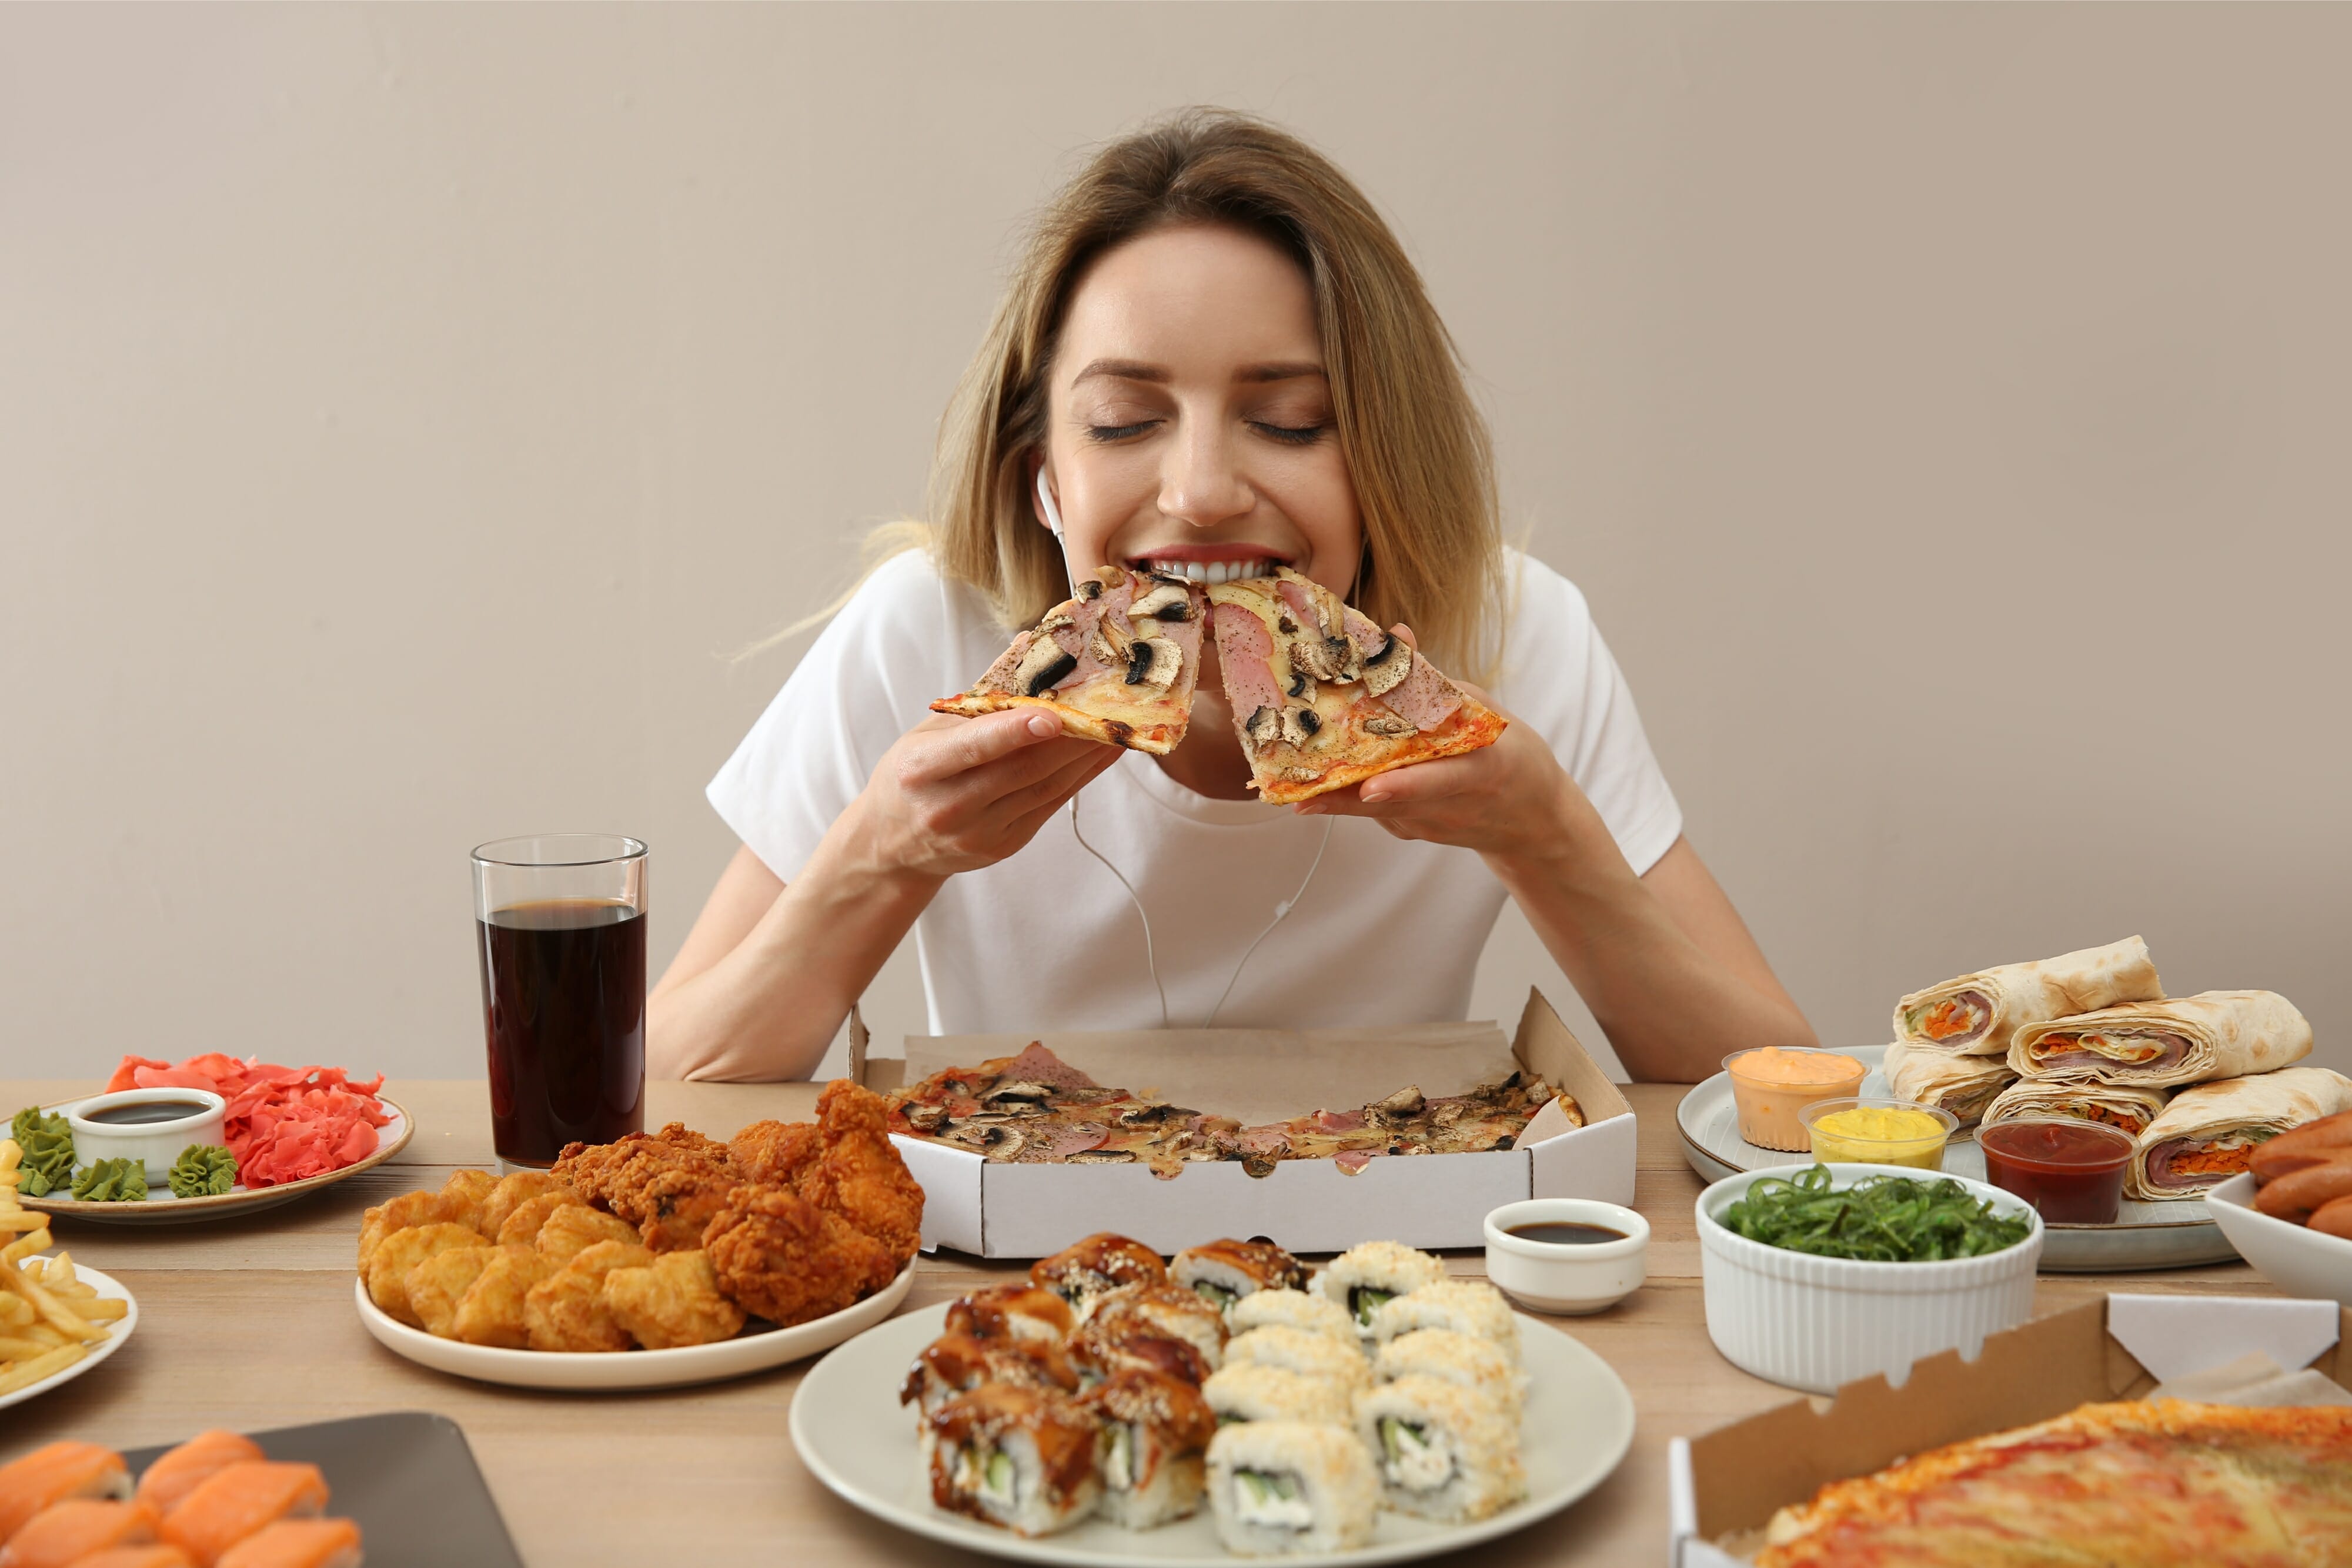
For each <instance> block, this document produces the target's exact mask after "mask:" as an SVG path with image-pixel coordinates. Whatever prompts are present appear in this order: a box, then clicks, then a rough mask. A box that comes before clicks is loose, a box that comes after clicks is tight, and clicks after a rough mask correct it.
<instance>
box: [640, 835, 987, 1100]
mask: <svg viewBox="0 0 2352 1568" xmlns="http://www.w3.org/2000/svg"><path fill="white" fill-rule="evenodd" d="M859 839H860V834H859V832H858V830H857V828H856V823H855V822H854V821H850V820H849V819H848V818H846V817H845V819H844V821H842V822H840V823H836V824H835V831H834V832H832V833H829V834H827V835H826V837H825V839H824V842H823V843H822V844H820V845H819V846H818V849H817V852H816V854H815V855H814V856H813V857H811V859H810V861H809V863H808V865H807V866H806V867H805V868H803V871H802V873H801V874H800V875H799V876H797V877H795V878H793V881H792V882H791V883H789V884H788V885H786V886H785V887H784V889H783V891H782V893H780V894H777V895H776V898H775V902H774V903H773V904H771V905H770V906H769V908H768V911H767V913H766V914H765V915H761V918H760V920H759V922H758V923H757V924H756V925H753V926H752V928H751V931H750V933H749V934H747V935H746V936H744V937H743V939H742V940H741V941H740V942H739V943H737V944H736V945H735V946H734V947H733V949H732V950H731V951H730V952H729V953H727V954H726V955H725V956H723V957H721V958H719V960H718V961H717V962H715V963H713V964H712V965H710V967H708V968H706V969H704V970H702V971H701V972H700V973H698V974H695V975H692V976H688V977H665V979H664V981H663V983H662V984H661V985H660V986H659V987H657V988H656V989H655V991H654V994H653V995H652V996H651V997H650V998H647V1018H646V1029H647V1047H648V1050H647V1055H648V1059H649V1061H650V1062H651V1064H652V1067H653V1071H654V1072H655V1075H656V1076H657V1077H677V1078H695V1079H715V1080H731V1081H738V1082H742V1081H773V1080H778V1079H798V1078H806V1077H808V1076H809V1075H810V1074H811V1073H812V1072H814V1071H815V1070H816V1066H817V1063H818V1061H820V1060H822V1059H823V1057H824V1052H825V1048H826V1047H827V1046H829V1045H830V1044H832V1042H833V1039H834V1036H835V1034H836V1033H837V1032H838V1031H839V1030H840V1028H841V1021H842V1019H845V1018H846V1017H847V1016H848V1014H849V1009H850V1007H851V1005H852V1004H854V1003H855V1002H856V1000H857V998H858V997H859V996H860V995H861V994H862V993H863V992H864V991H865V989H866V985H867V983H868V982H870V981H871V980H872V979H873V977H874V975H875V972H876V971H877V970H878V969H880V968H881V967H882V965H883V962H884V961H885V960H886V959H887V958H888V957H889V956H890V954H891V952H892V951H893V950H894V949H895V948H896V947H897V946H898V943H899V941H900V940H901V939H902V938H904V937H905V936H906V934H907V932H908V928H909V927H911V926H912V925H914V923H915V919H916V917H917V916H918V915H920V914H921V913H922V912H923V909H924V907H925V906H926V905H928V904H929V903H930V900H931V897H932V895H933V894H936V893H937V892H938V891H939V888H940V883H941V882H942V881H944V879H943V878H940V877H937V876H928V875H923V874H919V873H910V872H907V871H905V870H902V869H894V868H891V867H888V866H886V865H885V864H883V863H882V862H880V861H878V860H877V859H876V858H875V857H873V856H871V855H870V854H867V853H865V852H863V846H862V845H861V843H860V842H859Z"/></svg>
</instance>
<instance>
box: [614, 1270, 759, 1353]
mask: <svg viewBox="0 0 2352 1568" xmlns="http://www.w3.org/2000/svg"><path fill="white" fill-rule="evenodd" d="M604 1305H605V1308H606V1309H607V1310H608V1311H610V1312H612V1314H613V1321H614V1322H616V1323H618V1324H620V1325H621V1327H622V1328H623V1329H625V1330H626V1331H627V1333H628V1335H629V1337H630V1338H631V1339H634V1340H635V1341H636V1342H637V1343H639V1344H641V1345H643V1346H645V1347H646V1349H647V1350H671V1349H675V1348H676V1347H677V1346H679V1345H686V1344H709V1343H711V1342H712V1341H714V1340H722V1339H731V1338H733V1337H734V1336H735V1335H736V1334H737V1333H740V1332H741V1330H742V1327H743V1309H742V1308H740V1307H739V1306H737V1305H736V1304H735V1303H734V1302H732V1301H729V1300H728V1299H727V1298H726V1297H725V1296H723V1295H721V1294H719V1276H718V1274H717V1273H716V1272H715V1271H714V1270H712V1269H711V1267H710V1255H709V1253H707V1252H704V1251H703V1250H702V1249H699V1248H697V1249H695V1250H693V1251H691V1252H665V1253H663V1254H661V1255H660V1256H659V1257H657V1258H656V1259H655V1260H653V1262H652V1264H651V1265H649V1266H648V1267H646V1268H642V1269H615V1270H613V1271H612V1272H611V1273H609V1274H607V1275H605V1276H604Z"/></svg>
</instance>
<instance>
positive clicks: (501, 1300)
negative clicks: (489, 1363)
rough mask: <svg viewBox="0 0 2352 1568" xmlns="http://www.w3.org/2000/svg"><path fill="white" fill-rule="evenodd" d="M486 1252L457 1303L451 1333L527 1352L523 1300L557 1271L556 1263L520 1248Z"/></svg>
mask: <svg viewBox="0 0 2352 1568" xmlns="http://www.w3.org/2000/svg"><path fill="white" fill-rule="evenodd" d="M483 1250H484V1251H486V1252H488V1253H489V1254H490V1257H489V1259H488V1261H486V1262H485V1263H484V1264H483V1265H482V1271H481V1273H480V1274H479V1275H478V1277H476V1279H475V1281H474V1282H473V1284H472V1285H470V1286H468V1287H467V1291H466V1294H465V1298H464V1299H463V1300H462V1301H459V1302H458V1303H457V1314H456V1316H455V1317H453V1318H452V1319H451V1320H450V1323H449V1327H450V1330H451V1332H452V1333H453V1335H454V1337H456V1338H457V1339H461V1340H464V1341H465V1342H466V1343H467V1344H486V1345H490V1346H492V1347H494V1348H496V1349H499V1350H528V1349H529V1348H530V1325H529V1323H528V1322H525V1309H524V1301H525V1300H526V1298H528V1297H529V1296H530V1291H531V1287H532V1286H534V1285H536V1284H538V1283H539V1282H540V1281H542V1280H545V1279H547V1278H548V1277H549V1276H550V1275H551V1274H553V1273H554V1272H555V1268H556V1264H555V1260H554V1259H552V1258H544V1257H541V1255H540V1254H539V1252H538V1251H537V1250H536V1249H533V1248H530V1247H524V1246H520V1245H517V1246H511V1247H486V1248H484V1249H483Z"/></svg>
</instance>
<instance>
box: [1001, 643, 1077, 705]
mask: <svg viewBox="0 0 2352 1568" xmlns="http://www.w3.org/2000/svg"><path fill="white" fill-rule="evenodd" d="M1077 667H1078V662H1077V660H1076V659H1075V658H1073V657H1071V656H1070V655H1069V654H1067V653H1063V652H1062V645H1061V644H1060V643H1056V642H1055V641H1054V639H1053V638H1052V637H1050V636H1048V635H1046V634H1045V632H1039V633H1038V634H1037V640H1036V641H1035V642H1034V643H1030V644H1029V651H1028V652H1027V653H1024V654H1022V655H1021V662H1020V663H1019V664H1016V665H1014V666H1013V689H1014V690H1015V691H1018V692H1020V693H1021V694H1022V695H1024V696H1032V697H1035V696H1043V695H1045V694H1046V693H1047V692H1050V691H1052V690H1053V689H1054V687H1055V684H1056V683H1058V682H1060V681H1061V680H1062V679H1063V678H1064V677H1065V676H1066V675H1067V674H1069V673H1070V672H1071V671H1072V670H1075V669H1076V668H1077Z"/></svg>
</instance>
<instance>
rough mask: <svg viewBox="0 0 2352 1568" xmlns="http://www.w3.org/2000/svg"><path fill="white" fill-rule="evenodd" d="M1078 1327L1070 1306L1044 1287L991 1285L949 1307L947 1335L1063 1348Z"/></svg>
mask: <svg viewBox="0 0 2352 1568" xmlns="http://www.w3.org/2000/svg"><path fill="white" fill-rule="evenodd" d="M1077 1326H1078V1321H1077V1317H1076V1314H1075V1313H1073V1312H1071V1311H1070V1303H1069V1302H1067V1301H1064V1300H1063V1299H1062V1298H1061V1297H1059V1296H1057V1295H1055V1293H1054V1292H1053V1291H1048V1290H1046V1289H1045V1288H1044V1287H1042V1286H1038V1285H991V1286H989V1287H988V1288H987V1289H985V1290H980V1291H972V1292H971V1294H970V1295H966V1296H959V1297H957V1298H956V1299H955V1300H954V1301H950V1302H949V1303H948V1321H947V1328H946V1331H945V1332H947V1333H960V1334H969V1335H971V1337H972V1338H973V1339H1016V1340H1024V1341H1031V1342H1042V1343H1046V1344H1059V1343H1062V1342H1063V1341H1064V1340H1066V1339H1067V1338H1069V1337H1070V1335H1071V1334H1072V1333H1076V1330H1077Z"/></svg>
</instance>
